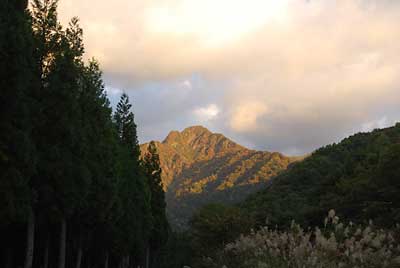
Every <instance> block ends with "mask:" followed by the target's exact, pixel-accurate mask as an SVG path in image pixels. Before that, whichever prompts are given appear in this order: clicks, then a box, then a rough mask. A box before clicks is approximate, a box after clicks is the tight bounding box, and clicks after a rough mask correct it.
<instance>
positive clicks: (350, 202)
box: [241, 123, 400, 226]
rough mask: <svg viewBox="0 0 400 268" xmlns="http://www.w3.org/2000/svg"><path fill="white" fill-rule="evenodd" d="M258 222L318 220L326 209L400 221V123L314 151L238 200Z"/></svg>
mask: <svg viewBox="0 0 400 268" xmlns="http://www.w3.org/2000/svg"><path fill="white" fill-rule="evenodd" d="M241 207H242V209H243V210H244V211H247V212H248V213H249V214H250V215H249V217H253V218H255V219H256V220H257V222H258V224H259V225H262V224H264V223H265V219H266V218H268V219H269V222H270V223H271V224H272V225H273V226H274V225H275V224H276V225H279V226H282V225H285V224H286V223H290V221H291V220H292V219H295V220H296V222H299V223H301V224H302V225H303V226H315V225H320V224H321V219H322V218H323V217H324V216H325V215H326V212H327V211H328V210H330V209H335V210H336V211H337V213H338V214H339V216H340V217H343V218H345V219H348V220H352V221H353V222H365V221H368V220H369V219H373V220H374V223H375V224H377V225H379V226H393V225H394V224H396V223H399V222H400V123H397V124H396V125H395V126H393V127H390V128H385V129H377V130H374V131H372V132H369V133H358V134H355V135H353V136H350V137H348V138H346V139H344V140H343V141H341V142H340V143H338V144H332V145H328V146H325V147H322V148H320V149H318V150H316V151H315V152H314V153H313V154H312V155H311V156H309V157H307V158H306V159H305V160H303V161H301V162H299V163H296V164H294V165H293V166H291V168H290V169H288V170H286V171H285V172H282V173H281V174H280V175H278V176H277V177H275V178H274V180H273V181H272V183H270V184H269V185H268V186H267V187H266V188H265V189H264V190H262V191H260V192H258V193H256V194H253V195H251V196H249V197H248V199H247V200H246V201H245V202H243V203H242V204H241Z"/></svg>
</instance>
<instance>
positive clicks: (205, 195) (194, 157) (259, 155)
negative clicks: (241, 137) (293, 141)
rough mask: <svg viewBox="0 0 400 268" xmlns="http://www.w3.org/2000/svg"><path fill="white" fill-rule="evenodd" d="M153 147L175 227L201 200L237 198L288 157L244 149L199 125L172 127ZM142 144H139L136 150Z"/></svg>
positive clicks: (258, 186) (259, 185)
mask: <svg viewBox="0 0 400 268" xmlns="http://www.w3.org/2000/svg"><path fill="white" fill-rule="evenodd" d="M156 146H157V149H158V152H159V154H160V161H161V168H162V170H163V175H162V180H163V184H164V188H165V189H166V199H167V211H168V214H169V218H170V220H171V221H172V222H173V223H174V224H175V225H178V226H179V225H181V226H183V225H185V224H186V222H187V220H188V219H189V217H190V216H191V215H192V213H193V212H194V211H195V209H197V208H199V207H201V206H203V205H205V204H207V203H211V202H220V203H225V204H230V203H236V202H238V201H241V200H243V199H244V198H246V197H247V196H248V195H249V194H251V193H254V192H256V191H257V190H260V189H262V188H263V187H265V185H266V182H267V181H268V180H269V179H270V178H271V177H273V176H276V175H277V174H278V173H279V172H281V171H282V170H284V169H286V168H287V166H288V165H289V164H290V163H292V162H293V161H294V159H292V158H290V157H287V156H284V155H282V154H280V153H270V152H263V151H255V150H249V149H247V148H245V147H243V146H240V145H238V144H236V143H234V142H233V141H231V140H229V139H228V138H226V137H225V136H223V135H222V134H216V133H212V132H210V131H209V130H207V129H206V128H204V127H201V126H194V127H189V128H186V129H185V130H183V131H182V132H178V131H172V132H170V133H169V135H168V136H167V137H166V139H165V140H164V141H163V142H156ZM146 148H147V144H143V145H142V153H143V152H145V151H146Z"/></svg>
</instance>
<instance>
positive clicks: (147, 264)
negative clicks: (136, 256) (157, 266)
mask: <svg viewBox="0 0 400 268" xmlns="http://www.w3.org/2000/svg"><path fill="white" fill-rule="evenodd" d="M149 267H150V246H147V248H146V268H149Z"/></svg>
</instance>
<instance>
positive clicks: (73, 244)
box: [0, 0, 169, 268]
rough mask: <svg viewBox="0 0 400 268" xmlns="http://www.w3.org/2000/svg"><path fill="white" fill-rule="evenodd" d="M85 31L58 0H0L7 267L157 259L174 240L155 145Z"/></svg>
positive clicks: (0, 219) (0, 218) (148, 263)
mask: <svg viewBox="0 0 400 268" xmlns="http://www.w3.org/2000/svg"><path fill="white" fill-rule="evenodd" d="M83 54H84V46H83V42H82V29H81V28H80V26H79V23H78V19H77V18H73V19H72V20H71V22H70V23H69V25H68V27H67V28H63V27H62V26H61V24H60V23H59V21H58V19H57V1H56V0H34V1H32V4H31V7H30V8H29V9H28V1H27V0H2V1H0V90H1V92H0V118H1V120H0V237H1V239H0V241H1V243H0V254H1V255H0V266H1V267H6V268H12V267H25V268H31V267H43V268H49V267H59V268H65V267H76V268H80V267H105V268H108V267H122V268H128V267H137V266H141V267H158V263H159V261H158V259H159V257H160V256H161V253H160V252H161V249H162V247H163V245H164V244H165V242H166V240H167V235H168V229H169V228H168V223H167V221H166V217H165V201H164V192H163V190H162V186H161V179H160V174H161V170H160V165H159V158H158V155H157V152H156V150H155V146H154V144H152V143H151V144H150V146H149V149H148V153H147V154H146V156H145V157H144V159H140V148H139V145H138V140H137V135H136V125H135V122H134V116H133V114H132V112H131V104H130V103H129V100H128V97H127V96H126V95H125V94H124V95H123V96H122V97H121V100H120V102H119V104H118V106H117V108H116V111H115V112H114V113H112V109H111V107H110V104H109V101H108V99H107V96H106V93H105V89H104V84H103V81H102V77H101V71H100V69H99V65H98V64H97V62H96V61H95V60H91V61H89V62H88V63H86V62H85V61H84V59H83Z"/></svg>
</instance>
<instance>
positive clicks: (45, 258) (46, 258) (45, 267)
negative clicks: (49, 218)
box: [43, 233, 50, 268]
mask: <svg viewBox="0 0 400 268" xmlns="http://www.w3.org/2000/svg"><path fill="white" fill-rule="evenodd" d="M49 250H50V233H48V234H47V237H46V244H45V248H44V256H43V268H49Z"/></svg>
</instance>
